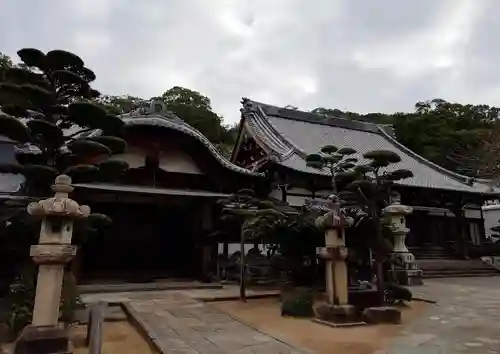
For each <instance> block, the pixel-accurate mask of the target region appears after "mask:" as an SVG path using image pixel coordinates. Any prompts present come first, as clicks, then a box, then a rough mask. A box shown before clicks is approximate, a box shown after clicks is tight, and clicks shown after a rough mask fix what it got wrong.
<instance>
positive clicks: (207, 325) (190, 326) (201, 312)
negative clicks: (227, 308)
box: [83, 291, 309, 354]
mask: <svg viewBox="0 0 500 354" xmlns="http://www.w3.org/2000/svg"><path fill="white" fill-rule="evenodd" d="M193 292H194V291H193ZM193 292H188V293H186V292H182V291H162V292H156V291H154V292H142V293H116V294H96V295H93V294H88V295H84V296H83V299H84V301H85V302H92V301H97V300H102V301H108V302H123V303H124V304H125V306H126V310H127V311H128V312H129V313H130V314H132V315H133V317H134V318H135V319H136V320H137V321H138V322H139V324H140V325H141V327H143V328H144V330H145V331H146V332H147V334H148V336H149V337H150V338H151V339H152V341H153V342H154V344H155V345H156V346H157V347H158V348H160V349H161V350H162V351H163V353H165V354H169V353H172V354H173V353H177V354H181V353H182V354H224V353H234V354H304V353H309V352H308V351H306V350H303V349H298V348H295V347H293V346H292V345H289V344H287V343H285V342H283V341H280V340H279V339H277V338H274V337H271V336H269V335H267V334H265V333H262V332H260V331H258V330H257V329H254V328H252V327H250V326H248V325H246V324H244V323H242V322H240V321H238V320H237V319H235V318H232V317H231V316H230V315H228V314H226V313H224V312H222V311H220V310H218V309H217V308H215V307H213V306H211V305H210V304H207V303H203V302H201V301H199V300H197V299H195V298H194V297H193V295H194V294H195V293H193ZM196 294H198V295H199V296H200V297H203V295H204V293H203V292H201V291H199V292H196ZM206 295H207V296H209V295H208V293H207V294H206Z"/></svg>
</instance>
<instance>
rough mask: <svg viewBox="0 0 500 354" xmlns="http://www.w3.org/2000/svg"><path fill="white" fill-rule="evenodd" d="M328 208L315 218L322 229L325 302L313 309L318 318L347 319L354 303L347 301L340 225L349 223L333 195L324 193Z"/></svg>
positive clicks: (345, 225)
mask: <svg viewBox="0 0 500 354" xmlns="http://www.w3.org/2000/svg"><path fill="white" fill-rule="evenodd" d="M328 200H329V205H328V206H327V207H328V209H329V211H328V212H327V213H326V214H325V215H323V216H320V217H318V218H317V219H316V226H317V227H319V228H320V229H322V230H324V231H325V248H324V249H323V251H322V253H321V256H322V258H323V259H325V263H326V272H325V276H326V279H325V281H326V293H327V305H326V306H322V307H320V308H318V309H317V312H318V316H319V317H320V319H322V320H326V321H335V320H347V319H350V318H351V317H352V316H353V315H354V313H355V309H354V306H352V305H349V303H348V277H347V264H346V258H347V254H348V251H347V247H346V245H345V233H344V229H345V228H346V227H347V226H349V222H348V219H347V218H346V217H345V215H344V214H343V213H342V211H341V209H340V200H339V198H338V197H337V196H336V195H331V196H329V197H328Z"/></svg>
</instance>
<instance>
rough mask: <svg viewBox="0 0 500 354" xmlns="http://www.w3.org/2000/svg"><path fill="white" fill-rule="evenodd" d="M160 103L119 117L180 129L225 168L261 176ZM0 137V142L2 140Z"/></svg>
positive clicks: (127, 123) (73, 129)
mask: <svg viewBox="0 0 500 354" xmlns="http://www.w3.org/2000/svg"><path fill="white" fill-rule="evenodd" d="M156 104H158V103H157V102H155V101H152V102H151V106H150V107H149V108H141V109H139V110H137V111H133V112H130V113H127V114H123V115H120V116H119V117H120V118H121V119H122V120H123V121H124V122H125V126H128V127H130V126H156V127H159V128H167V129H172V130H176V131H179V132H181V133H183V134H186V135H189V136H191V137H192V138H194V139H196V140H198V141H199V142H201V143H202V144H203V145H204V146H205V147H206V148H207V149H208V151H210V153H211V154H212V156H214V158H215V159H216V160H217V161H218V162H219V163H220V164H221V165H222V166H223V167H225V168H227V169H229V170H232V171H234V172H237V173H241V174H244V175H250V176H259V175H261V174H260V173H258V172H254V171H250V170H248V169H246V168H243V167H240V166H238V165H235V164H233V163H232V162H230V161H229V160H228V159H226V158H225V157H224V156H223V155H222V154H221V153H220V151H219V150H218V149H217V148H216V147H215V146H214V145H213V144H212V143H211V142H210V141H209V140H208V139H207V138H206V137H205V136H204V135H203V134H202V133H200V132H199V131H198V130H196V129H195V128H193V127H192V126H190V125H189V124H187V123H185V122H184V121H183V120H182V119H180V118H179V117H177V116H176V115H175V114H173V113H172V112H169V111H167V110H166V109H164V105H162V110H161V111H156V110H155V107H154V106H155V105H156ZM79 129H80V130H81V128H80V127H78V126H72V127H71V128H70V129H67V130H66V131H65V132H64V134H65V135H66V136H69V135H72V134H76V133H77V132H78V130H79ZM101 134H102V132H101V131H100V130H98V129H96V130H92V131H87V130H84V132H82V133H81V134H76V135H75V137H79V138H85V137H87V138H90V137H95V136H99V135H101ZM1 141H2V140H1V137H0V142H1ZM19 148H20V149H24V150H30V149H31V150H32V151H34V152H36V151H39V150H38V148H36V147H34V146H29V145H28V146H27V145H23V146H20V147H19Z"/></svg>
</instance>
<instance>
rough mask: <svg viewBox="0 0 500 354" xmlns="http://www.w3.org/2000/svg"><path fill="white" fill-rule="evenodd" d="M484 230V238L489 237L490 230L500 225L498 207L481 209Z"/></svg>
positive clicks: (491, 206)
mask: <svg viewBox="0 0 500 354" xmlns="http://www.w3.org/2000/svg"><path fill="white" fill-rule="evenodd" d="M483 217H484V230H485V233H486V237H491V234H492V233H493V232H492V231H491V228H492V227H493V226H497V225H499V224H500V221H499V220H500V205H487V206H484V207H483Z"/></svg>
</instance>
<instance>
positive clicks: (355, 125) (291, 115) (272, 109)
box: [242, 98, 390, 134]
mask: <svg viewBox="0 0 500 354" xmlns="http://www.w3.org/2000/svg"><path fill="white" fill-rule="evenodd" d="M242 104H243V107H244V108H243V109H245V110H253V111H255V110H257V109H258V108H259V107H260V108H261V109H262V110H263V111H264V115H265V116H268V115H269V116H277V117H280V118H283V119H290V120H296V121H303V122H308V123H312V124H320V125H328V126H333V127H339V128H345V129H351V130H361V131H366V132H371V133H376V134H378V133H379V129H378V126H379V125H378V124H376V123H372V122H365V121H361V120H352V119H347V118H341V117H334V116H323V115H319V114H316V113H312V112H305V111H301V110H296V109H289V108H283V107H278V106H274V105H270V104H267V103H262V102H258V101H254V100H251V99H249V98H243V99H242ZM384 125H385V126H390V124H384Z"/></svg>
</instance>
